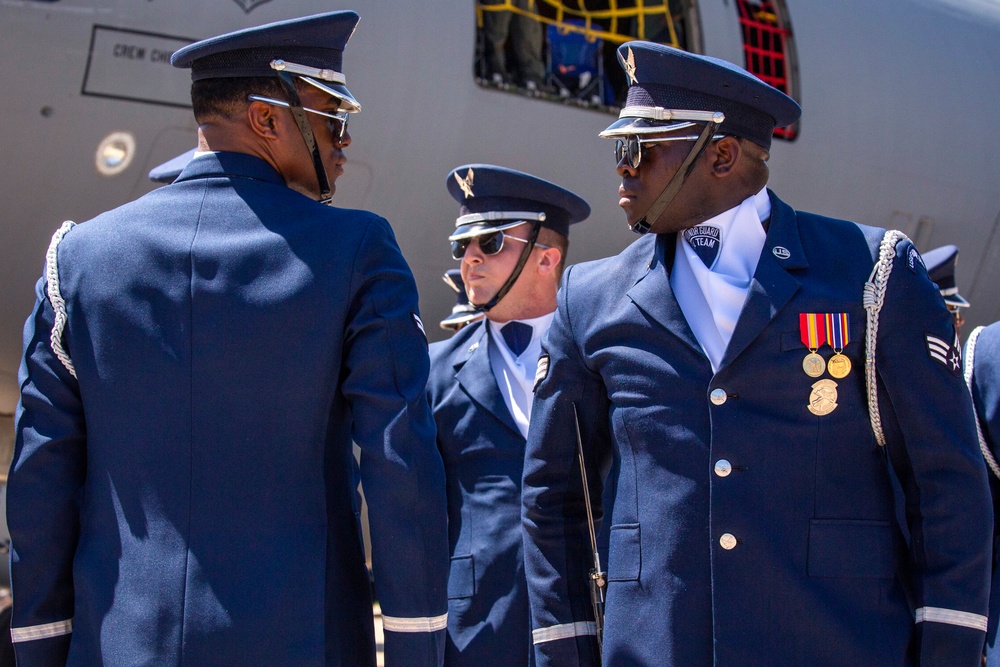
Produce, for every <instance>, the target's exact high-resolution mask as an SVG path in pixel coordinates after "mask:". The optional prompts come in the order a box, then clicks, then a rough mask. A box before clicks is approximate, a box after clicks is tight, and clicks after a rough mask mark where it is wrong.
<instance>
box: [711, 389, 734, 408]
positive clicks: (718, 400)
mask: <svg viewBox="0 0 1000 667" xmlns="http://www.w3.org/2000/svg"><path fill="white" fill-rule="evenodd" d="M709 398H710V399H711V400H712V403H714V404H716V405H722V404H723V403H725V402H726V399H727V398H729V395H728V394H726V390H725V389H713V390H712V393H711V394H709Z"/></svg>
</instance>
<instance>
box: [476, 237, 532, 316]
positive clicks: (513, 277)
mask: <svg viewBox="0 0 1000 667" xmlns="http://www.w3.org/2000/svg"><path fill="white" fill-rule="evenodd" d="M541 230H542V225H541V224H540V223H537V222H536V223H534V224H532V225H531V236H530V237H529V238H528V242H527V243H525V244H524V250H522V251H521V256H520V257H518V258H517V264H516V265H515V266H514V270H513V271H511V272H510V277H509V278H507V282H505V283H504V284H503V285H501V286H500V290H499V291H498V292H497V293H496V295H495V296H494V297H493V298H492V299H490V300H489V301H487V302H486V303H484V304H482V305H479V304H475V303H474V304H472V306H473V307H474V308H475V309H476V312H479V313H488V312H489V311H490V309H491V308H493V307H494V306H496V305H497V303H499V302H500V299H502V298H504V297H505V296H507V292H509V291H510V289H511V288H512V287H513V286H514V283H516V282H517V279H518V278H519V277H520V276H521V271H522V270H523V269H524V265H525V264H527V263H528V255H530V254H531V251H532V250H534V249H535V242H536V241H537V240H538V232H540V231H541Z"/></svg>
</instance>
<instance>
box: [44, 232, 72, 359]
mask: <svg viewBox="0 0 1000 667" xmlns="http://www.w3.org/2000/svg"><path fill="white" fill-rule="evenodd" d="M75 226H76V223H75V222H73V221H72V220H67V221H66V222H64V223H62V227H60V228H59V229H58V230H56V233H55V234H53V235H52V241H51V242H50V243H49V250H48V252H46V253H45V286H46V288H47V291H48V293H49V302H50V303H51V304H52V310H54V311H55V314H56V319H55V322H53V323H52V335H51V336H50V337H49V342H50V343H51V345H52V351H53V352H54V353H55V355H56V357H58V358H59V361H61V362H62V365H63V366H65V367H66V370H68V371H69V374H70V375H72V376H73V377H76V369H75V368H73V360H72V359H70V358H69V353H68V352H66V349H65V348H64V347H63V341H62V335H63V330H64V329H65V328H66V300H65V299H63V297H62V293H61V292H60V291H59V252H58V251H59V242H60V241H62V239H63V237H64V236H65V235H66V232H68V231H69V230H71V229H73V227H75Z"/></svg>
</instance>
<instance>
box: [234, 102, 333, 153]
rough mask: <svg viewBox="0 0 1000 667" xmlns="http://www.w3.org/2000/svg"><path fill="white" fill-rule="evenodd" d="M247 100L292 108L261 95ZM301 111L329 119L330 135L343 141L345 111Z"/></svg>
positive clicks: (303, 108) (305, 109)
mask: <svg viewBox="0 0 1000 667" xmlns="http://www.w3.org/2000/svg"><path fill="white" fill-rule="evenodd" d="M247 99H249V100H252V101H256V102H263V103H265V104H273V105H274V106H278V107H285V108H286V109H288V108H290V107H291V106H292V105H290V104H289V103H288V102H285V101H284V100H276V99H274V98H271V97H264V96H263V95H248V96H247ZM302 110H303V111H305V112H306V113H314V114H316V115H317V116H323V117H325V118H327V119H329V120H328V121H327V122H328V124H329V126H330V133H331V134H332V135H333V137H334V139H336V140H337V142H338V143H339V142H341V141H343V140H344V133H345V132H347V118H348V113H347V112H346V111H317V110H316V109H310V108H309V107H302Z"/></svg>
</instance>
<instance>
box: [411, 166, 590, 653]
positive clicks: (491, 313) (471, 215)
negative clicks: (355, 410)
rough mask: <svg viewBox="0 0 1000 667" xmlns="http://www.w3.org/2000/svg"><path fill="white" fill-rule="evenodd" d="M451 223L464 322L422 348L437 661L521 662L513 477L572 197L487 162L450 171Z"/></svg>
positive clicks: (582, 209)
mask: <svg viewBox="0 0 1000 667" xmlns="http://www.w3.org/2000/svg"><path fill="white" fill-rule="evenodd" d="M448 189H449V191H450V193H451V195H452V196H453V197H454V198H455V199H456V200H457V201H458V203H459V206H460V209H459V217H458V220H457V222H456V229H455V232H454V234H452V235H451V237H450V241H451V250H452V256H453V257H454V258H455V259H456V260H458V261H459V262H461V278H462V279H463V280H464V283H465V291H466V293H467V295H468V300H469V302H470V304H471V305H472V307H473V309H474V310H477V311H478V312H480V313H485V319H484V320H480V321H476V322H472V323H470V324H468V325H467V326H465V327H464V328H463V329H462V330H461V331H459V332H458V333H456V334H455V335H454V336H453V337H452V338H451V339H449V340H447V341H442V342H440V343H434V344H433V345H431V348H430V356H431V375H430V381H429V382H428V388H427V394H428V400H429V401H430V404H431V407H432V409H433V412H434V418H435V421H436V422H437V427H438V448H439V449H440V451H441V453H442V455H443V457H444V461H445V474H446V478H447V486H448V516H449V548H450V551H451V572H450V575H449V578H448V598H449V600H448V639H447V644H446V652H445V664H446V665H449V666H451V667H455V666H462V665H470V666H474V667H483V665H511V666H514V667H518V666H525V667H526V666H527V665H528V664H529V655H530V651H531V639H530V633H529V631H530V624H529V621H528V598H527V590H526V585H525V580H524V565H523V553H522V548H521V519H520V515H521V471H522V464H523V460H524V443H525V435H526V434H527V432H528V423H529V421H530V418H531V402H532V385H533V384H534V379H535V375H536V369H537V365H538V359H539V353H540V351H541V339H542V336H543V335H544V333H545V332H546V330H547V329H548V326H549V323H550V322H551V321H552V316H553V311H554V310H555V307H556V292H557V290H558V287H559V277H560V274H561V273H562V267H563V264H564V262H565V259H566V249H567V246H568V243H569V241H568V234H569V227H570V225H571V224H574V223H576V222H579V221H581V220H583V219H584V218H586V217H587V216H588V215H589V214H590V207H589V206H588V205H587V203H586V202H584V201H583V200H582V199H581V198H580V197H578V196H576V195H575V194H573V193H572V192H569V191H568V190H566V189H564V188H561V187H559V186H558V185H555V184H553V183H550V182H548V181H545V180H542V179H541V178H537V177H535V176H531V175H529V174H525V173H522V172H518V171H514V170H511V169H505V168H503V167H496V166H492V165H485V164H473V165H466V166H463V167H459V168H457V169H455V170H454V171H453V172H451V173H450V174H449V175H448Z"/></svg>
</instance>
